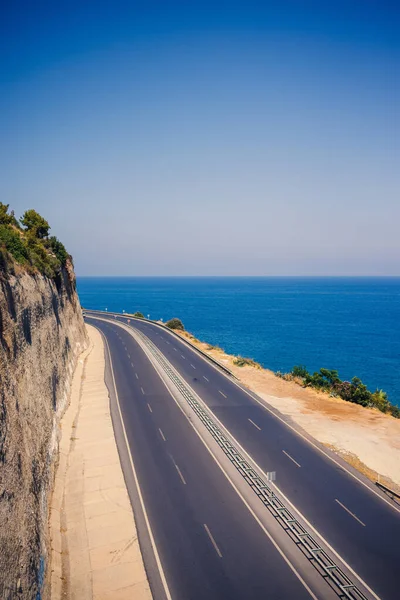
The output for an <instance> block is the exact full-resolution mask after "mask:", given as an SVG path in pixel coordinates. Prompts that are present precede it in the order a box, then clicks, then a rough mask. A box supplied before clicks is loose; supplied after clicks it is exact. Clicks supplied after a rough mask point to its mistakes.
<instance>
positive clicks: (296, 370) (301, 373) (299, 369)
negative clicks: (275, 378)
mask: <svg viewBox="0 0 400 600" xmlns="http://www.w3.org/2000/svg"><path fill="white" fill-rule="evenodd" d="M292 375H293V377H302V378H303V379H304V377H308V376H309V375H310V374H309V372H308V371H307V369H306V367H305V366H304V365H296V366H294V367H293V369H292Z"/></svg>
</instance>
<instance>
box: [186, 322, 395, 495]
mask: <svg viewBox="0 0 400 600" xmlns="http://www.w3.org/2000/svg"><path fill="white" fill-rule="evenodd" d="M179 333H180V335H182V336H183V337H186V338H187V339H188V340H189V341H191V342H192V343H193V344H194V345H195V346H197V347H198V348H200V349H201V350H203V351H204V352H206V353H207V354H209V355H210V356H212V357H213V358H215V359H216V360H218V361H219V362H221V363H222V364H224V365H225V366H227V367H228V368H229V369H230V370H231V371H232V373H233V374H234V375H235V376H236V377H237V378H238V379H239V380H240V381H241V382H242V383H243V384H244V385H246V386H247V387H248V388H249V389H251V390H253V391H254V392H256V393H257V394H258V395H259V396H260V397H261V398H263V399H264V400H265V401H266V402H267V403H268V404H270V405H271V406H273V407H274V408H276V409H278V410H279V411H280V412H281V413H282V414H283V415H285V416H287V417H290V418H291V419H292V421H293V422H294V423H296V424H297V425H300V426H301V427H302V428H303V429H304V430H305V431H306V432H307V433H309V434H310V435H312V436H313V437H314V438H315V439H317V440H318V441H319V442H321V443H323V444H325V445H326V446H328V447H330V448H331V449H332V450H334V451H335V452H337V453H338V454H340V455H341V456H342V458H344V459H345V460H347V462H349V463H350V464H351V465H353V466H354V467H355V468H357V469H358V470H359V471H361V472H362V473H364V474H365V475H366V476H367V477H369V478H370V479H372V480H373V481H376V480H377V479H380V481H381V482H382V483H385V484H386V485H389V487H391V488H392V489H395V490H396V491H398V492H400V419H395V418H394V417H392V416H390V415H386V414H383V413H381V412H380V411H378V410H377V409H373V408H364V407H363V406H359V405H357V404H352V403H351V402H346V401H345V400H342V399H341V398H333V397H330V396H329V394H326V393H323V392H318V391H316V390H313V389H310V388H303V387H301V386H299V385H298V384H297V383H295V382H293V381H285V380H283V379H281V378H279V377H277V376H276V375H275V374H274V373H273V372H272V371H269V370H268V369H259V368H256V367H253V366H244V367H238V366H237V365H235V364H234V359H235V358H236V357H235V356H232V355H229V354H226V353H225V352H224V351H223V350H221V349H219V348H215V347H214V348H213V347H210V345H209V344H206V343H204V342H200V341H199V340H196V338H194V337H193V336H191V335H190V334H189V333H186V332H185V333H181V332H179Z"/></svg>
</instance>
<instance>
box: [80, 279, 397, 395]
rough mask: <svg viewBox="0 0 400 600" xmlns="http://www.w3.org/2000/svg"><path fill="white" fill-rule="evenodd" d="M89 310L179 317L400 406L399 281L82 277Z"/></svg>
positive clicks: (201, 331)
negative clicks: (327, 372)
mask: <svg viewBox="0 0 400 600" xmlns="http://www.w3.org/2000/svg"><path fill="white" fill-rule="evenodd" d="M77 286H78V292H79V297H80V301H81V304H82V306H83V307H84V308H91V309H99V310H105V309H106V308H107V309H108V310H109V311H116V312H122V311H125V312H130V313H133V312H136V311H140V312H142V313H143V314H144V315H145V316H148V315H150V318H151V319H160V318H161V319H163V320H164V321H167V320H168V319H170V318H171V317H179V318H180V319H181V320H182V321H183V323H184V326H185V328H186V329H187V330H188V331H190V332H191V333H193V335H195V336H196V337H198V338H199V339H201V340H204V341H206V342H209V343H210V344H213V345H218V346H221V347H222V348H224V350H226V352H228V353H230V354H240V355H242V356H246V357H251V358H253V359H254V360H256V361H258V362H260V363H261V364H262V365H263V366H265V367H267V368H268V369H272V370H273V371H283V372H285V371H290V370H291V369H292V367H293V366H294V365H299V364H302V365H305V366H306V367H307V369H308V370H309V371H311V372H312V371H315V370H318V369H319V368H320V367H326V368H329V369H337V370H338V371H339V376H340V377H341V378H342V379H347V380H349V379H351V378H352V377H354V376H357V377H360V379H362V381H363V382H364V383H366V384H367V385H368V387H369V388H370V389H371V390H372V391H374V390H375V389H376V388H379V389H383V390H384V391H385V392H387V394H388V396H389V400H390V401H391V402H392V403H393V404H397V405H398V406H400V277H355V278H352V277H78V279H77Z"/></svg>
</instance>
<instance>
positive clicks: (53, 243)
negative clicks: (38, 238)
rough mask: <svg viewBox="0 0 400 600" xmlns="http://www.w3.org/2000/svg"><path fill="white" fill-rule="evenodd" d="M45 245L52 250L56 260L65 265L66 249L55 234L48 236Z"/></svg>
mask: <svg viewBox="0 0 400 600" xmlns="http://www.w3.org/2000/svg"><path fill="white" fill-rule="evenodd" d="M46 247H47V248H48V249H49V250H50V251H51V252H53V254H54V255H55V257H56V258H57V260H59V261H60V264H62V265H65V263H66V262H67V258H68V252H67V251H66V249H65V246H64V244H62V243H61V242H60V240H59V239H57V238H56V236H55V235H52V236H51V237H49V239H48V240H47V241H46Z"/></svg>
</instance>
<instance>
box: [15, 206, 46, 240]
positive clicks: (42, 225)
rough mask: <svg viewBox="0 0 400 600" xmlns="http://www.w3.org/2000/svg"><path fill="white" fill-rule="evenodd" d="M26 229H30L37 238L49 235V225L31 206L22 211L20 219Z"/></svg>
mask: <svg viewBox="0 0 400 600" xmlns="http://www.w3.org/2000/svg"><path fill="white" fill-rule="evenodd" d="M20 221H21V223H22V225H23V226H24V227H25V230H26V231H30V232H32V233H33V235H34V236H35V237H37V238H39V239H43V238H45V237H47V236H48V235H49V229H50V225H49V224H48V222H47V221H46V219H44V218H43V217H42V216H41V215H39V213H37V212H36V210H33V208H31V209H30V210H27V211H25V212H24V214H23V216H22V217H21V219H20Z"/></svg>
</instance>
